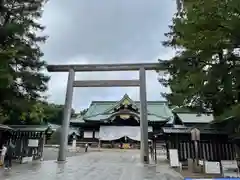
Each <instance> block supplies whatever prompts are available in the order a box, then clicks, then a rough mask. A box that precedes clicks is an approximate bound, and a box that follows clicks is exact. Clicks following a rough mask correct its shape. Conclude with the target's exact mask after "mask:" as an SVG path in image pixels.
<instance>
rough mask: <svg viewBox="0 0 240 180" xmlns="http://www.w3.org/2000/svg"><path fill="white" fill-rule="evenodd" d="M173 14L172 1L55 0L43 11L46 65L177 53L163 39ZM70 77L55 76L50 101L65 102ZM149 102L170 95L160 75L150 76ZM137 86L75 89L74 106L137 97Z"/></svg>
mask: <svg viewBox="0 0 240 180" xmlns="http://www.w3.org/2000/svg"><path fill="white" fill-rule="evenodd" d="M174 12H175V1H174V0H151V1H149V0H130V1H129V0H121V1H119V0H100V1H99V0H77V1H75V0H68V1H59V0H51V1H49V4H48V5H47V6H46V7H45V12H44V16H43V19H42V23H43V24H44V25H46V27H47V28H46V31H45V32H44V33H45V34H47V35H49V36H50V37H49V39H48V41H47V43H46V44H45V45H44V46H42V49H43V51H44V53H45V56H44V59H45V60H46V61H47V62H48V63H54V64H56V63H61V64H72V63H81V64H87V63H120V62H129V63H130V62H156V61H157V59H158V57H160V58H162V59H168V58H170V57H171V56H172V55H173V54H174V52H173V51H172V50H170V49H166V48H163V47H162V46H161V41H162V40H164V35H163V34H164V33H165V32H167V31H168V24H170V20H171V18H172V15H173V13H174ZM134 77H138V74H137V73H128V72H125V73H119V72H109V73H80V74H77V79H85V80H86V79H133V78H134ZM66 84H67V74H66V73H51V80H50V82H49V91H48V92H47V94H48V95H49V101H52V102H56V103H64V98H65V97H64V96H65V91H66ZM147 88H148V93H147V95H148V99H149V100H157V99H161V96H160V92H161V91H166V90H167V89H165V88H163V87H162V86H161V85H160V84H159V83H158V82H157V74H156V73H154V72H151V73H148V75H147ZM138 92H139V91H138V88H92V89H90V88H81V89H79V88H78V89H75V90H74V102H73V107H74V108H76V109H78V110H79V109H81V108H85V107H87V105H88V104H89V103H90V101H91V100H118V99H120V98H121V96H123V95H124V93H128V94H129V95H130V96H131V97H132V98H133V99H138V96H139V94H138Z"/></svg>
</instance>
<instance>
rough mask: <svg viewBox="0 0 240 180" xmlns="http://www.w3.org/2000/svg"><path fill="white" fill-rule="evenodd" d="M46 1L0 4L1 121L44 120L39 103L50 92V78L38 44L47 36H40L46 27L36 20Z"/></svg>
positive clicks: (9, 1)
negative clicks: (48, 87)
mask: <svg viewBox="0 0 240 180" xmlns="http://www.w3.org/2000/svg"><path fill="white" fill-rule="evenodd" d="M45 2H46V1H45V0H36V1H32V0H21V1H20V0H8V1H1V4H0V13H1V23H0V59H1V61H0V102H1V104H0V110H1V118H0V119H4V120H5V119H8V120H9V119H15V121H19V119H22V120H27V119H39V118H40V119H42V118H43V117H42V115H41V114H42V112H41V111H42V109H39V108H40V106H39V105H38V103H37V101H38V100H39V99H41V98H42V93H43V92H44V91H45V90H46V89H47V82H48V80H49V78H48V77H47V76H46V75H44V74H43V72H42V70H43V69H44V68H45V66H46V63H45V61H43V60H42V59H41V58H42V57H43V53H42V52H41V49H40V47H39V44H40V43H44V42H45V40H46V38H47V37H46V36H39V35H38V34H39V33H38V32H39V31H42V30H44V27H43V26H42V25H41V24H39V23H38V22H37V21H38V19H39V18H41V15H42V8H43V5H44V3H45ZM36 112H38V113H37V114H36ZM37 116H39V117H37ZM19 117H20V118H19Z"/></svg>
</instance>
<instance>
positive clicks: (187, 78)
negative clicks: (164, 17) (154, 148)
mask: <svg viewBox="0 0 240 180" xmlns="http://www.w3.org/2000/svg"><path fill="white" fill-rule="evenodd" d="M184 3H185V4H184V9H183V11H182V12H181V13H180V15H179V14H178V15H176V16H175V17H174V18H173V24H172V25H171V26H170V32H169V33H166V36H167V38H168V40H167V41H166V42H164V43H163V44H164V45H165V46H167V47H174V48H177V50H178V53H177V54H176V56H175V57H174V58H173V59H171V60H170V61H168V62H160V63H162V65H165V66H166V69H168V71H169V74H170V78H169V79H168V80H166V79H160V82H162V83H163V84H164V85H165V86H170V88H171V90H172V92H171V93H170V94H165V96H166V98H167V99H168V100H169V101H170V103H171V104H172V105H180V106H181V105H186V106H191V107H193V108H195V109H197V110H198V111H199V112H205V111H209V110H211V111H213V113H214V116H215V117H221V116H222V115H223V114H225V113H226V111H228V112H230V111H231V112H232V113H236V112H237V111H236V110H233V109H235V108H236V107H239V100H240V92H239V90H240V57H239V55H240V54H239V47H240V35H239V32H238V31H239V27H240V1H239V0H227V1H219V0H204V1H203V0H186V1H184ZM233 115H235V114H233ZM236 115H237V114H236Z"/></svg>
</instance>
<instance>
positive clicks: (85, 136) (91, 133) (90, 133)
mask: <svg viewBox="0 0 240 180" xmlns="http://www.w3.org/2000/svg"><path fill="white" fill-rule="evenodd" d="M83 137H84V138H93V132H92V131H84V134H83Z"/></svg>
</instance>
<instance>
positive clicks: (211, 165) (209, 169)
mask: <svg viewBox="0 0 240 180" xmlns="http://www.w3.org/2000/svg"><path fill="white" fill-rule="evenodd" d="M205 173H206V174H221V170H220V162H217V161H205Z"/></svg>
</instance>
